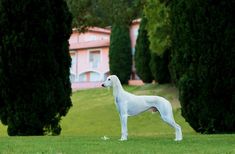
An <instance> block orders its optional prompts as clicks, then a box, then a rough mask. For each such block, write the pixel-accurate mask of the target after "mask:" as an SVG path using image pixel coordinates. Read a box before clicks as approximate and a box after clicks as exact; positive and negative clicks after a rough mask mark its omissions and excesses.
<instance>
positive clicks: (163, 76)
mask: <svg viewBox="0 0 235 154" xmlns="http://www.w3.org/2000/svg"><path fill="white" fill-rule="evenodd" d="M169 62H170V50H169V49H168V50H166V51H164V53H163V54H162V55H158V54H157V53H155V52H152V53H151V60H150V64H149V65H150V68H151V71H152V74H153V77H154V80H155V81H156V82H158V83H159V84H162V83H169V82H170V81H171V76H170V73H169V69H168V65H169Z"/></svg>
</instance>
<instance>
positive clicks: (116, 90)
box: [113, 79, 123, 98]
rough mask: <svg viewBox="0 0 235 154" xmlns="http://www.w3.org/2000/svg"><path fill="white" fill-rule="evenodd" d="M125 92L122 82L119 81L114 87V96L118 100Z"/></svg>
mask: <svg viewBox="0 0 235 154" xmlns="http://www.w3.org/2000/svg"><path fill="white" fill-rule="evenodd" d="M122 91H123V88H122V85H121V83H120V81H119V80H118V79H117V82H116V83H115V84H114V85H113V96H114V97H115V98H116V97H118V95H119V94H120V92H122Z"/></svg>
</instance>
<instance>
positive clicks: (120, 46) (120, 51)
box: [109, 24, 132, 84]
mask: <svg viewBox="0 0 235 154" xmlns="http://www.w3.org/2000/svg"><path fill="white" fill-rule="evenodd" d="M109 66H110V73H111V74H115V75H117V76H118V77H119V79H120V81H121V83H123V84H126V83H128V80H129V79H130V75H131V68H132V54H131V43H130V36H129V26H128V25H126V24H114V25H113V26H112V33H111V36H110V48H109Z"/></svg>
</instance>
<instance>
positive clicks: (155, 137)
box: [0, 84, 235, 154]
mask: <svg viewBox="0 0 235 154" xmlns="http://www.w3.org/2000/svg"><path fill="white" fill-rule="evenodd" d="M124 88H125V89H126V90H127V91H129V92H131V93H135V94H138V95H160V96H163V97H166V98H167V99H168V100H170V102H171V103H172V106H173V108H174V116H175V120H176V122H177V123H179V124H180V125H181V126H182V130H183V136H184V139H183V141H181V142H175V141H173V139H174V130H173V129H172V128H171V127H169V126H168V125H167V124H165V123H163V122H162V120H161V118H160V115H159V113H154V114H152V113H151V112H148V111H147V112H145V113H142V114H140V115H138V116H134V117H130V118H129V121H128V128H129V140H128V141H126V142H120V141H118V139H119V138H120V122H119V116H118V113H117V111H116V108H115V105H114V102H113V101H114V100H113V97H112V91H111V89H110V90H107V89H105V88H102V89H99V88H98V89H91V90H81V91H77V92H74V93H73V95H72V101H73V107H72V108H71V109H70V111H69V113H68V115H67V116H66V117H63V119H62V121H61V126H62V132H61V135H60V136H42V137H7V133H6V127H4V126H2V125H0V154H18V153H20V154H21V153H27V154H28V153H29V154H31V153H35V154H42V153H44V154H47V153H48V154H73V153H74V154H77V153H82V154H84V153H134V154H136V153H137V154H138V153H143V154H148V153H160V154H161V153H163V154H164V153H172V154H177V153H180V154H181V153H183V154H184V153H185V154H188V153H190V154H200V153H205V154H207V153H211V154H214V153H217V154H220V153H227V154H233V153H235V148H234V147H235V135H234V134H233V135H232V134H228V135H201V134H197V133H195V132H194V131H193V129H192V128H191V127H190V126H189V125H188V123H186V122H185V120H184V118H183V117H182V116H181V110H180V104H179V101H178V92H177V89H176V88H174V87H173V86H172V85H170V84H166V85H157V84H154V85H152V84H151V85H145V86H140V87H135V86H125V87H124ZM104 135H105V136H108V137H109V138H110V139H109V140H106V141H104V140H102V139H101V137H102V136H104Z"/></svg>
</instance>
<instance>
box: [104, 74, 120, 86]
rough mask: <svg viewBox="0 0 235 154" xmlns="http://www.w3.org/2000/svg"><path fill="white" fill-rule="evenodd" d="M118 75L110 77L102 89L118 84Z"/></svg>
mask: <svg viewBox="0 0 235 154" xmlns="http://www.w3.org/2000/svg"><path fill="white" fill-rule="evenodd" d="M117 79H118V78H117V76H116V75H110V76H109V77H107V79H106V80H105V81H104V82H103V83H102V84H101V86H102V87H113V86H114V84H115V83H116V82H117Z"/></svg>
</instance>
